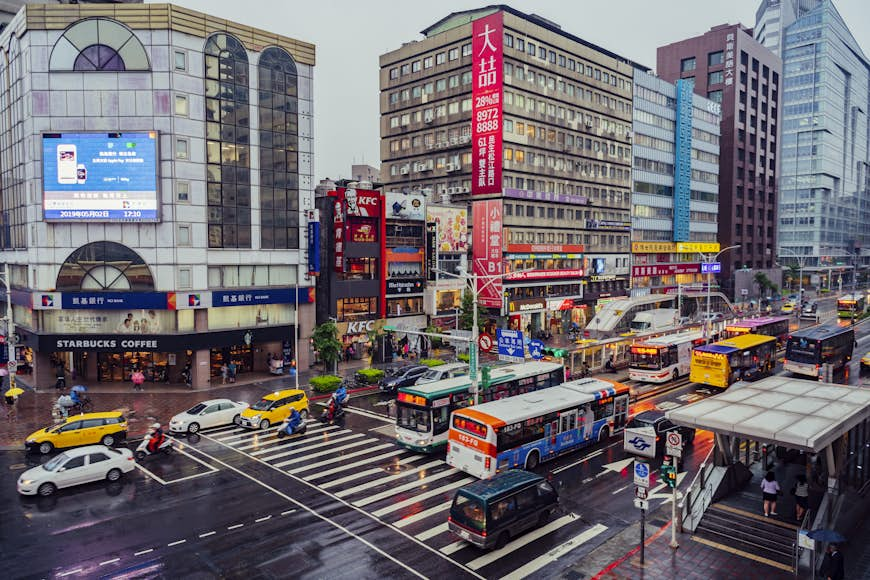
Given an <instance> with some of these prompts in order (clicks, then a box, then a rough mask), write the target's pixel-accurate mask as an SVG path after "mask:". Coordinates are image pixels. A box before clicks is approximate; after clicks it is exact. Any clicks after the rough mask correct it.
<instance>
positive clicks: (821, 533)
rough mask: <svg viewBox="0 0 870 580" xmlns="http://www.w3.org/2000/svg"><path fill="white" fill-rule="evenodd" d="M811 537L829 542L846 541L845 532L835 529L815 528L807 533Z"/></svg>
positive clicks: (838, 542)
mask: <svg viewBox="0 0 870 580" xmlns="http://www.w3.org/2000/svg"><path fill="white" fill-rule="evenodd" d="M807 536H809V537H810V538H811V539H813V540H818V541H820V542H825V543H828V544H840V543H842V542H845V541H846V538H845V537H843V534H841V533H840V532H835V531H834V530H813V531H811V532H809V533H808V534H807Z"/></svg>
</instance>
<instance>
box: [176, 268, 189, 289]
mask: <svg viewBox="0 0 870 580" xmlns="http://www.w3.org/2000/svg"><path fill="white" fill-rule="evenodd" d="M192 287H193V284H192V283H191V276H190V268H179V269H178V289H179V290H187V289H189V288H192Z"/></svg>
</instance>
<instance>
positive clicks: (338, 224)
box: [332, 190, 344, 272]
mask: <svg viewBox="0 0 870 580" xmlns="http://www.w3.org/2000/svg"><path fill="white" fill-rule="evenodd" d="M332 232H333V245H334V246H335V264H333V268H334V269H335V271H336V272H344V191H343V190H339V191H336V192H335V201H334V202H333V217H332Z"/></svg>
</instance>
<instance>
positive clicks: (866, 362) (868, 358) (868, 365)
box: [860, 352, 870, 371]
mask: <svg viewBox="0 0 870 580" xmlns="http://www.w3.org/2000/svg"><path fill="white" fill-rule="evenodd" d="M868 369H870V352H868V353H867V354H865V355H864V356H862V357H861V369H860V370H862V371H864V370H868Z"/></svg>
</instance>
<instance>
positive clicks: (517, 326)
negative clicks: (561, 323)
mask: <svg viewBox="0 0 870 580" xmlns="http://www.w3.org/2000/svg"><path fill="white" fill-rule="evenodd" d="M546 310H547V300H546V299H545V298H528V299H525V300H511V301H510V302H508V316H509V317H510V323H509V328H511V329H513V330H521V331H523V332H526V333H528V334H529V335H537V333H538V332H540V331H541V330H543V329H544V328H545V327H546V320H545V317H546ZM530 337H531V336H530Z"/></svg>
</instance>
